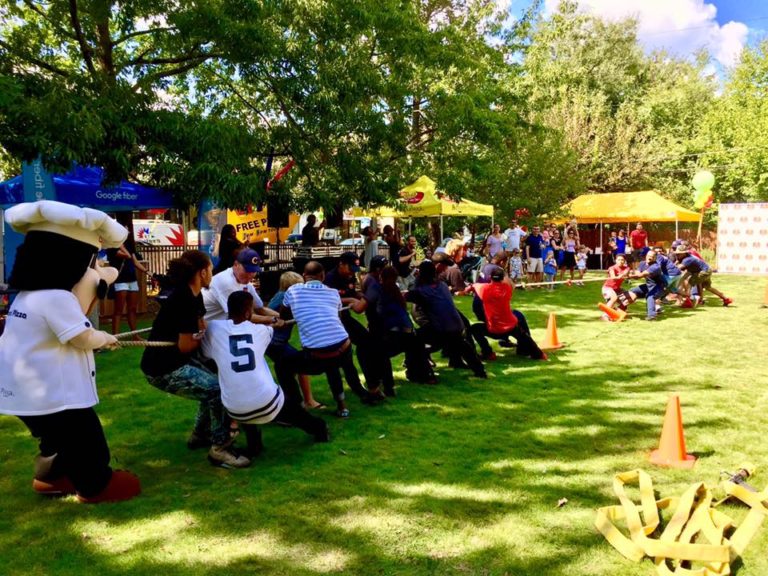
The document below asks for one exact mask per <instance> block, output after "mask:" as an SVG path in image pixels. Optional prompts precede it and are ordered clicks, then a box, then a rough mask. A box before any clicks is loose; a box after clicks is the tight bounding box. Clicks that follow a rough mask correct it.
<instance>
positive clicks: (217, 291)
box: [203, 248, 283, 328]
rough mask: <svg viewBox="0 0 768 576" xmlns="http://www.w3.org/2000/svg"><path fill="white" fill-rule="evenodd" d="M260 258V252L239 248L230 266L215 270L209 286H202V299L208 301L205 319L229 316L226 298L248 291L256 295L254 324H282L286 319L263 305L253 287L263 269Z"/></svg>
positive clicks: (252, 315) (252, 320) (252, 319)
mask: <svg viewBox="0 0 768 576" xmlns="http://www.w3.org/2000/svg"><path fill="white" fill-rule="evenodd" d="M260 262H261V258H260V257H259V253H258V252H256V251H255V250H251V249H250V248H245V249H243V250H241V251H240V252H238V254H237V256H236V257H235V263H234V264H233V265H232V267H231V268H228V269H226V270H224V271H222V272H221V273H220V274H216V275H215V276H214V277H213V280H212V281H211V285H210V286H209V287H208V288H204V289H203V303H204V304H205V321H206V322H210V321H211V320H226V318H227V298H229V296H230V294H232V293H233V292H243V291H245V292H248V293H249V294H250V295H251V297H252V298H253V303H254V307H253V313H252V314H251V318H250V320H251V322H254V323H255V324H267V325H270V326H276V327H278V328H279V327H281V326H283V321H282V320H281V319H280V317H279V315H278V313H277V312H275V311H274V310H270V309H269V308H267V307H266V306H264V302H262V300H261V298H260V297H259V295H258V293H257V292H256V288H254V287H253V284H252V282H253V279H254V278H255V277H256V274H258V273H260V272H261V266H259V264H260Z"/></svg>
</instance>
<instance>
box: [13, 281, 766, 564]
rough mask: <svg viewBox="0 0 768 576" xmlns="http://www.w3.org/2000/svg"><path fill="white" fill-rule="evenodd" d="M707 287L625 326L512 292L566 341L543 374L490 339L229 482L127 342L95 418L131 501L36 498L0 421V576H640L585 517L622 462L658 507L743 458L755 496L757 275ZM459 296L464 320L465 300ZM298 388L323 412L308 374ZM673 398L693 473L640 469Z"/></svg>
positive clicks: (591, 290)
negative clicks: (477, 372)
mask: <svg viewBox="0 0 768 576" xmlns="http://www.w3.org/2000/svg"><path fill="white" fill-rule="evenodd" d="M715 281H716V286H718V287H720V288H721V289H723V290H724V291H725V292H726V293H727V294H728V295H730V296H731V297H732V298H734V300H735V304H734V305H733V306H732V307H731V308H723V307H722V306H721V305H720V301H719V300H718V299H717V298H714V297H713V298H709V300H708V303H707V304H706V305H705V306H704V307H703V308H702V309H699V310H677V309H676V310H672V309H667V310H665V313H664V314H663V315H662V318H661V320H660V321H658V322H655V323H652V322H644V321H642V319H641V318H642V317H643V316H644V313H643V312H644V305H643V304H642V303H639V304H637V305H635V306H634V307H633V309H632V316H631V317H630V318H629V319H628V320H627V321H625V322H623V323H620V324H609V323H605V322H601V321H600V320H599V319H598V317H599V313H598V310H597V308H596V303H597V302H598V300H599V292H600V289H599V286H600V284H599V283H591V284H587V286H586V287H584V288H580V287H572V288H561V289H559V290H556V291H554V292H547V291H540V290H529V291H525V292H523V291H518V292H516V294H515V301H514V303H515V307H516V308H518V309H520V310H522V311H523V312H524V313H525V314H526V315H527V317H528V320H529V323H530V325H531V327H532V329H533V333H534V334H533V335H534V338H536V339H537V340H538V341H541V339H542V338H543V336H544V327H545V325H546V318H547V316H548V314H549V313H550V312H555V313H556V314H557V321H558V328H559V336H560V339H561V340H562V341H564V342H565V343H566V347H565V348H564V349H562V350H560V351H558V352H554V353H552V354H550V361H549V362H533V361H530V360H525V359H518V358H517V357H515V355H514V353H513V352H512V353H510V351H509V350H504V349H501V350H498V352H499V360H498V361H496V362H493V363H488V364H487V369H488V372H489V374H490V378H489V379H488V380H487V381H484V380H479V379H476V378H470V377H469V375H470V374H471V373H470V372H468V371H453V370H449V369H448V368H447V366H445V360H443V359H441V358H436V359H437V361H438V368H439V371H440V380H441V382H440V384H439V385H438V386H423V385H413V384H408V383H407V382H404V377H403V374H402V372H400V373H399V382H400V383H401V384H402V385H401V386H399V388H398V394H399V396H398V398H397V399H395V400H393V401H389V402H387V404H386V405H385V406H381V407H373V408H371V407H365V406H362V405H361V404H360V403H359V402H357V401H356V400H351V401H350V409H351V411H352V416H351V418H349V420H347V421H340V420H337V419H336V418H334V417H333V416H331V415H328V420H329V423H330V426H331V431H332V442H331V443H330V444H322V445H314V444H313V443H312V441H311V439H310V438H309V437H308V436H305V435H304V434H303V433H302V432H300V431H298V430H291V429H284V428H279V427H267V428H266V429H265V431H264V442H265V445H266V448H267V449H266V451H265V453H264V454H263V456H262V457H261V458H260V459H259V460H258V461H256V462H254V464H253V466H252V467H251V468H249V469H246V470H237V471H226V470H221V469H217V468H213V467H211V466H210V465H209V464H208V463H207V462H206V460H205V453H204V452H190V451H188V450H187V448H186V446H185V439H186V436H187V434H188V433H189V431H190V429H191V426H192V420H193V415H194V412H195V408H196V407H195V405H194V404H193V403H191V402H189V401H186V400H182V399H179V398H177V397H173V396H168V395H164V394H163V393H161V392H159V391H158V390H156V389H154V388H152V387H150V386H149V385H148V384H147V383H146V381H145V380H144V379H143V377H142V375H141V373H140V371H139V368H138V362H139V357H140V351H139V350H134V349H131V350H123V351H118V352H109V353H103V354H100V355H99V356H98V364H99V389H100V395H101V404H100V406H99V407H98V412H99V414H100V416H101V419H102V422H103V423H104V428H105V430H106V434H107V438H108V440H109V443H110V447H111V449H112V455H113V465H114V466H115V467H117V468H120V467H125V468H129V469H131V470H133V471H134V472H136V473H137V474H138V475H139V476H140V477H141V480H142V484H143V489H144V493H143V494H142V495H141V496H140V497H139V498H137V499H135V500H133V501H130V502H126V503H121V504H104V505H98V506H88V505H82V504H79V503H77V502H76V501H75V500H74V499H73V498H65V499H52V500H47V499H44V498H41V497H39V496H37V495H36V494H34V493H33V492H32V490H31V488H30V483H31V475H32V459H33V457H34V455H35V453H36V444H35V442H34V441H33V440H32V438H31V437H30V436H29V434H28V433H27V431H26V429H25V428H24V427H23V425H22V424H21V422H20V421H18V420H17V419H15V418H10V417H4V416H3V417H0V437H2V439H3V444H2V447H3V449H2V457H1V458H0V489H2V494H3V498H2V501H1V503H0V510H1V511H2V514H0V573H2V574H9V575H11V574H13V575H15V574H19V575H22V574H23V575H25V576H30V575H35V574H55V575H69V574H72V575H81V574H84V573H94V574H101V575H109V574H126V573H130V574H153V575H154V574H160V573H161V574H163V575H164V576H176V575H182V574H184V575H186V574H195V575H197V574H235V573H259V574H285V575H314V574H365V575H371V574H376V575H379V574H398V575H399V574H414V575H426V574H440V575H442V574H448V575H451V574H456V575H467V574H471V575H474V574H515V575H528V574H530V575H568V576H579V575H584V576H587V575H590V576H593V575H619V574H620V575H623V576H631V575H641V574H642V575H651V574H654V573H655V570H654V567H653V565H652V563H651V562H649V561H648V560H645V561H643V562H642V563H640V564H634V563H632V562H630V561H628V560H625V559H624V558H623V557H622V556H620V555H619V554H618V552H616V551H615V550H614V549H613V548H612V547H611V546H610V545H609V544H607V542H605V540H604V539H603V538H602V536H600V535H599V534H598V533H597V532H596V530H595V529H594V528H593V525H592V524H593V521H594V517H595V510H596V509H597V508H598V507H600V506H605V505H608V504H614V503H618V501H617V500H616V499H615V497H614V496H613V493H612V490H611V480H612V477H613V474H614V473H616V472H621V471H626V470H631V469H634V468H642V469H644V470H646V471H648V472H650V474H651V476H652V477H653V479H654V483H655V487H656V489H657V491H658V493H659V494H660V495H661V496H679V495H680V494H682V492H683V490H684V489H685V488H686V487H687V486H688V485H689V484H690V483H693V482H696V481H704V482H706V483H707V484H708V485H711V486H715V485H716V484H717V482H718V479H719V474H720V472H721V470H733V469H735V468H737V467H738V466H739V465H741V464H743V463H745V462H751V463H753V464H755V465H756V466H757V473H756V475H755V476H754V477H753V479H752V480H753V481H754V484H755V485H756V486H757V487H759V488H760V489H762V488H763V487H765V486H766V485H768V450H766V446H768V445H767V444H766V440H765V438H766V436H765V435H766V434H768V376H766V360H765V356H763V355H764V354H766V353H768V334H767V332H768V330H767V328H768V309H762V308H760V305H761V304H762V303H763V294H764V290H765V286H766V279H764V278H763V279H759V278H736V277H720V276H717V277H716V278H715ZM460 306H461V307H462V308H463V309H464V311H465V312H466V313H467V314H468V315H471V313H470V301H469V299H466V298H464V299H462V300H461V301H460ZM396 364H397V365H398V369H399V361H398V362H396ZM314 390H315V395H316V397H317V398H318V399H319V400H323V401H325V402H326V403H329V404H330V394H329V392H328V388H327V386H326V385H325V383H324V381H321V380H317V379H316V381H315V386H314ZM671 393H678V394H679V395H680V398H681V402H682V413H683V420H684V423H685V432H686V441H687V444H688V451H689V452H693V453H694V454H696V455H697V456H698V457H699V460H698V462H697V463H696V466H695V467H694V469H693V470H689V471H681V470H670V469H664V468H655V467H653V466H651V465H650V464H649V463H648V460H647V455H648V453H649V451H650V450H651V449H653V448H655V447H656V446H657V445H658V441H659V434H660V431H661V424H662V419H663V416H664V411H665V408H666V403H667V400H668V397H669V395H670V394H671ZM561 498H567V499H568V503H567V504H566V505H565V506H564V507H562V508H558V507H557V503H558V500H559V499H561ZM725 511H726V512H727V513H728V514H730V515H732V516H734V517H735V518H736V519H737V520H739V519H741V518H742V517H743V516H744V514H745V512H744V509H743V508H741V507H740V506H737V505H727V506H725ZM767 550H768V526H763V527H762V528H761V530H760V531H759V533H758V536H757V537H756V538H755V539H754V540H753V541H752V543H751V545H750V546H749V547H748V548H747V551H746V553H745V555H744V558H743V564H742V565H741V566H740V567H739V568H738V572H737V573H738V575H739V576H765V575H766V574H768V554H766V551H767Z"/></svg>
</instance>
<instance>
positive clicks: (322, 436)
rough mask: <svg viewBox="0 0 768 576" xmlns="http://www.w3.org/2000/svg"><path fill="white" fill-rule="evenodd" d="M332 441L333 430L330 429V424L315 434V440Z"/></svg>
mask: <svg viewBox="0 0 768 576" xmlns="http://www.w3.org/2000/svg"><path fill="white" fill-rule="evenodd" d="M330 441H331V432H330V431H329V430H328V425H327V424H326V425H325V428H324V429H323V430H322V431H321V432H318V433H317V434H315V442H330Z"/></svg>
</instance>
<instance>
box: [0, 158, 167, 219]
mask: <svg viewBox="0 0 768 576" xmlns="http://www.w3.org/2000/svg"><path fill="white" fill-rule="evenodd" d="M46 176H47V175H46ZM50 179H51V180H52V181H53V194H51V195H49V194H45V197H46V198H48V199H50V200H58V201H59V202H66V203H67V204H75V205H77V206H87V207H88V208H96V209H98V210H104V211H107V212H123V211H127V210H146V209H150V208H172V207H173V205H174V203H173V196H172V195H171V194H169V193H167V192H164V191H162V190H159V189H158V188H149V187H147V186H141V185H139V184H133V183H131V182H126V181H125V180H123V181H122V182H119V183H117V184H112V185H105V184H104V171H103V170H102V169H101V168H94V167H91V166H75V167H74V168H73V169H72V170H70V171H69V172H67V173H66V174H54V175H52V176H50ZM25 181H26V182H25ZM25 183H26V184H27V190H26V194H25ZM29 187H30V185H29V180H28V179H27V178H25V175H24V174H22V175H20V176H16V177H15V178H11V179H10V180H6V181H5V182H3V183H0V207H2V208H7V207H8V206H12V205H13V204H19V203H20V202H26V201H30V200H34V199H35V194H34V191H30V190H28V188H29Z"/></svg>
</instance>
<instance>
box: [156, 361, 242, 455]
mask: <svg viewBox="0 0 768 576" xmlns="http://www.w3.org/2000/svg"><path fill="white" fill-rule="evenodd" d="M147 382H149V383H150V384H151V385H152V386H154V387H155V388H159V389H160V390H162V391H163V392H167V393H168V394H174V395H176V396H180V397H182V398H188V399H190V400H197V401H198V402H199V403H200V405H199V407H198V410H197V416H196V417H195V428H194V430H195V433H196V434H197V435H198V436H201V437H207V436H208V435H210V437H211V441H212V442H213V443H214V444H219V445H222V444H226V443H227V442H229V421H230V418H229V416H228V414H227V413H226V411H225V410H224V407H223V406H222V404H221V389H220V388H219V379H218V377H217V376H216V374H214V373H213V372H211V371H210V370H209V369H208V368H206V367H205V366H203V365H202V364H199V363H197V362H195V361H194V360H193V361H192V363H190V364H185V365H184V366H182V367H181V368H178V369H176V370H174V371H173V372H171V373H169V374H164V375H163V376H147Z"/></svg>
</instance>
